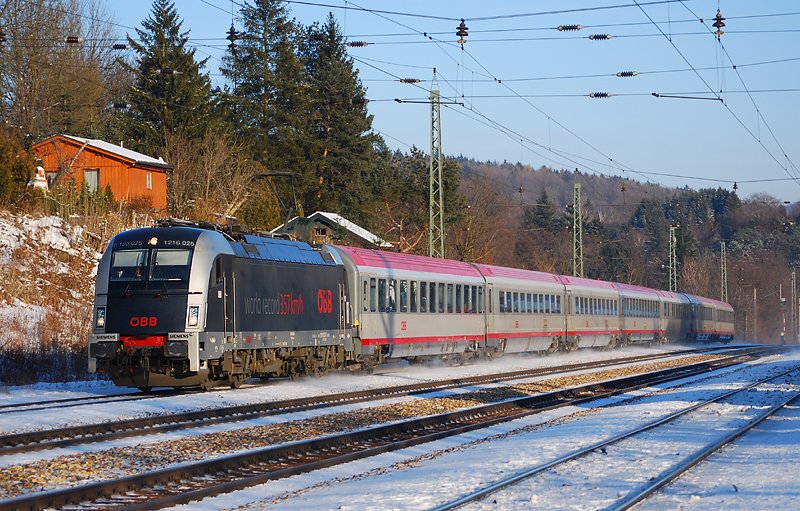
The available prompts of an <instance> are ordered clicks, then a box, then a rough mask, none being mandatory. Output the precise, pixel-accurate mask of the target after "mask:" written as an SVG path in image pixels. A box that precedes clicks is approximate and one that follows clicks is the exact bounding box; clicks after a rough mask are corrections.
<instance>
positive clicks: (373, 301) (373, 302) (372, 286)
mask: <svg viewBox="0 0 800 511" xmlns="http://www.w3.org/2000/svg"><path fill="white" fill-rule="evenodd" d="M377 286H378V283H377V280H375V279H369V310H370V312H375V311H377V310H378V287H377Z"/></svg>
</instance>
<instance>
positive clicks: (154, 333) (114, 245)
mask: <svg viewBox="0 0 800 511" xmlns="http://www.w3.org/2000/svg"><path fill="white" fill-rule="evenodd" d="M215 238H216V236H209V235H208V233H207V231H203V230H201V229H170V228H147V229H136V230H133V231H128V232H124V233H121V234H119V235H117V236H115V237H114V239H112V241H111V243H110V244H109V246H108V248H107V250H106V252H105V253H104V254H103V258H102V259H101V262H100V266H99V268H98V274H97V284H96V296H95V308H94V319H93V321H94V324H93V327H94V329H93V333H92V334H91V335H90V337H89V369H90V371H100V372H105V373H107V374H108V375H109V377H110V378H111V379H112V380H113V381H114V382H115V383H117V384H118V385H124V386H130V387H153V386H162V385H174V384H175V381H181V382H182V383H181V384H182V385H197V384H200V383H201V382H202V381H204V380H205V379H206V378H205V374H204V372H205V371H204V370H203V368H202V367H201V363H200V360H199V348H198V333H199V332H200V331H201V330H202V328H203V323H204V314H205V303H206V299H205V295H206V290H207V289H208V275H209V272H208V269H209V267H210V266H211V264H212V262H210V261H207V260H206V259H207V257H206V256H205V255H206V254H208V253H213V252H216V253H219V249H220V248H223V249H224V248H226V245H227V244H224V243H223V244H220V243H216V242H215ZM211 248H213V250H210V249H211ZM227 251H230V249H227Z"/></svg>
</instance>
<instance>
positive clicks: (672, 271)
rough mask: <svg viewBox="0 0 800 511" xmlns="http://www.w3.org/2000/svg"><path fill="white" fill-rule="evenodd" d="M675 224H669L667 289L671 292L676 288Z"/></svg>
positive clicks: (676, 254) (676, 252)
mask: <svg viewBox="0 0 800 511" xmlns="http://www.w3.org/2000/svg"><path fill="white" fill-rule="evenodd" d="M677 228H678V227H677V226H675V225H670V226H669V290H670V291H672V292H673V293H674V292H676V291H677V290H678V250H677V247H676V245H677V242H676V240H675V230H676V229H677Z"/></svg>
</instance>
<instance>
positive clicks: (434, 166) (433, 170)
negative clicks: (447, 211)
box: [428, 75, 444, 257]
mask: <svg viewBox="0 0 800 511" xmlns="http://www.w3.org/2000/svg"><path fill="white" fill-rule="evenodd" d="M435 79H436V76H435V75H434V80H435ZM430 99H431V153H430V154H431V160H430V165H429V167H428V170H429V175H430V195H429V201H428V204H429V205H430V207H429V218H430V220H429V228H428V233H429V236H428V255H430V256H431V257H444V200H443V196H444V192H443V188H444V183H443V182H442V123H441V113H442V112H441V108H442V107H441V95H440V94H439V91H438V90H435V89H434V90H431V95H430Z"/></svg>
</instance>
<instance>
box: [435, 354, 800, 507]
mask: <svg viewBox="0 0 800 511" xmlns="http://www.w3.org/2000/svg"><path fill="white" fill-rule="evenodd" d="M798 371H800V367H794V368H792V369H790V370H788V371H784V372H782V373H780V374H777V375H773V376H770V377H768V378H764V379H761V380H759V381H756V382H752V383H750V384H748V385H745V386H743V387H740V388H738V389H735V390H732V391H729V392H726V393H724V394H720V395H719V396H715V397H713V398H711V399H708V400H705V401H702V402H700V403H696V404H694V405H692V406H689V407H686V408H684V409H681V410H678V411H676V412H673V413H671V414H669V415H666V416H664V417H661V418H659V419H656V420H654V421H651V422H648V423H647V424H644V425H642V426H639V427H636V428H634V429H632V430H629V431H626V432H624V433H620V434H618V435H614V436H613V437H611V438H607V439H605V440H600V441H599V442H595V443H593V444H591V445H589V446H587V447H582V448H580V449H577V450H575V451H572V452H570V453H568V454H565V455H563V456H561V457H559V458H557V459H555V460H552V461H549V462H547V463H543V464H541V465H537V466H535V467H532V468H529V469H526V470H523V471H521V472H517V473H516V474H514V475H512V476H510V477H508V478H506V479H503V480H501V481H498V482H496V483H493V484H491V485H489V486H486V487H484V488H481V489H479V490H476V491H474V492H471V493H469V494H467V495H464V496H462V497H459V498H458V499H456V500H453V501H450V502H447V503H445V504H441V505H439V506H436V507H434V508H432V509H431V510H430V511H449V510H451V509H456V508H459V507H461V506H464V505H466V504H469V503H471V502H476V501H478V500H481V499H483V498H484V497H486V496H488V495H491V494H492V493H496V492H498V491H500V490H503V489H505V488H508V487H509V486H513V485H515V484H517V483H520V482H522V481H525V480H526V479H530V478H531V477H534V476H536V475H538V474H541V473H542V472H545V471H547V470H550V469H552V468H554V467H557V466H559V465H563V464H564V463H567V462H568V461H572V460H574V459H577V458H580V457H582V456H585V455H587V454H591V453H593V452H596V451H597V450H598V449H602V448H605V447H608V446H610V445H612V444H615V443H617V442H620V441H622V440H625V439H627V438H631V437H633V436H635V435H638V434H639V433H642V432H644V431H648V430H650V429H653V428H656V427H658V426H662V425H664V424H667V423H669V422H672V421H673V420H675V419H677V418H679V417H682V416H684V415H686V414H689V413H691V412H693V411H695V410H698V409H700V408H703V407H706V406H709V405H711V404H713V403H717V402H719V401H722V400H724V399H727V398H729V397H731V396H733V395H736V394H739V393H741V392H746V391H748V390H750V389H752V388H754V387H756V386H758V385H763V384H764V383H766V382H768V381H771V380H775V379H777V378H780V377H783V376H786V375H787V374H790V373H796V372H798ZM798 398H800V394H798V395H795V396H792V397H791V398H790V399H788V400H787V401H785V402H783V403H781V404H779V405H776V406H774V407H772V408H770V410H769V411H768V413H766V414H765V415H763V416H759V418H758V419H757V420H754V421H751V422H749V423H748V424H747V425H745V426H744V427H743V428H742V429H739V430H737V431H734V432H733V433H732V434H730V435H727V436H726V437H725V438H724V439H723V440H721V441H720V442H718V443H715V444H714V445H713V446H711V447H707V448H705V449H703V450H702V451H701V452H700V454H698V455H696V456H693V457H691V458H689V460H688V461H687V462H685V463H683V464H681V465H680V466H679V467H678V469H676V471H675V472H674V473H673V472H672V471H669V472H668V473H666V474H664V475H662V476H659V477H658V478H657V479H656V480H655V481H654V482H653V484H649V485H648V486H646V487H645V488H644V489H642V490H641V491H638V492H636V493H635V494H632V495H630V496H626V497H624V498H623V499H622V502H618V503H617V504H618V505H614V506H611V507H609V508H606V509H609V510H612V509H613V510H625V509H629V508H631V507H633V506H634V505H635V504H637V503H639V502H641V501H642V500H644V499H645V498H647V497H648V496H650V495H652V494H653V493H655V492H656V491H658V490H659V489H660V488H661V487H663V486H664V485H666V484H668V483H669V482H670V481H672V480H673V479H675V478H676V477H678V476H679V475H681V474H682V473H684V472H685V471H686V470H689V469H690V468H691V467H693V466H694V465H696V464H697V463H699V462H700V461H702V460H704V459H706V458H707V457H708V456H710V455H711V454H712V453H713V452H715V451H716V450H718V449H719V448H721V447H722V446H724V445H726V444H728V443H730V442H731V441H732V440H733V439H735V438H738V437H739V436H740V435H742V434H743V433H745V432H746V431H748V430H750V429H751V428H753V427H754V426H756V425H757V424H760V423H761V422H762V421H763V420H765V419H766V418H767V417H768V416H769V415H771V414H773V413H775V411H777V410H779V409H781V408H783V407H784V406H786V405H787V404H788V403H789V402H790V401H794V400H796V399H798Z"/></svg>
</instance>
